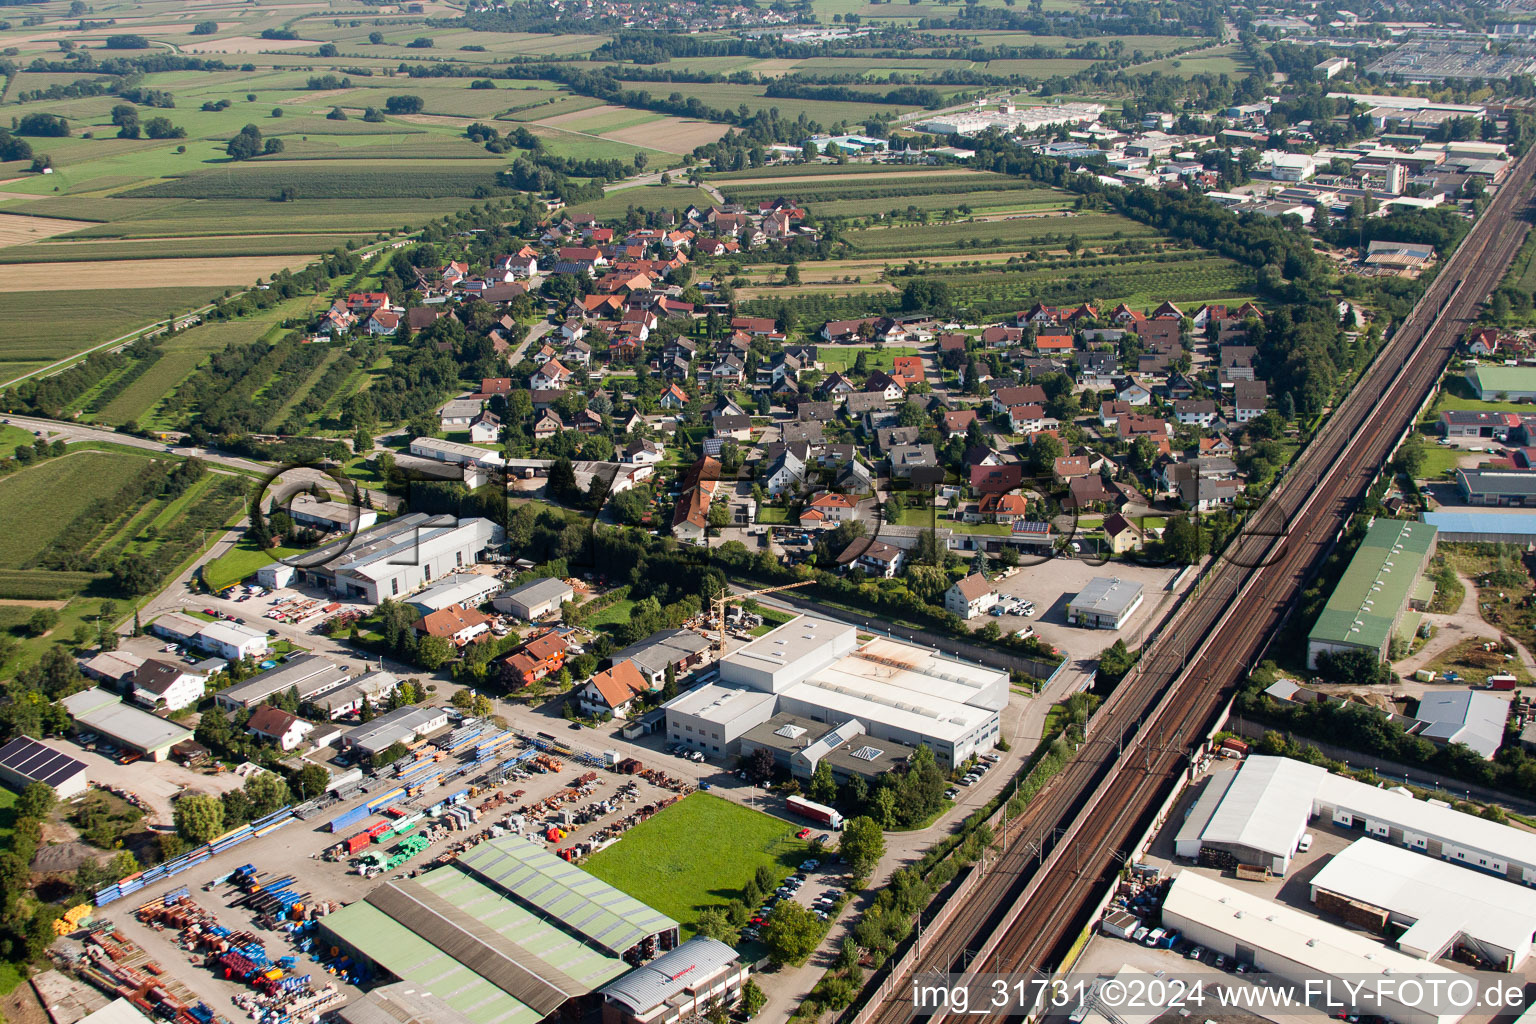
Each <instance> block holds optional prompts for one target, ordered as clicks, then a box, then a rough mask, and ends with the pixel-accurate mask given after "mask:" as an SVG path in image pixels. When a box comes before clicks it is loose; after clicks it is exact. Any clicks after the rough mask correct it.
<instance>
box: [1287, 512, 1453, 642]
mask: <svg viewBox="0 0 1536 1024" xmlns="http://www.w3.org/2000/svg"><path fill="white" fill-rule="evenodd" d="M1434 553H1435V528H1434V527H1433V526H1430V525H1428V524H1427V523H1413V522H1407V521H1404V520H1401V519H1378V520H1376V522H1374V523H1372V524H1371V527H1370V529H1369V530H1367V531H1366V533H1365V537H1364V539H1362V540H1361V541H1360V546H1359V547H1358V548H1356V549H1355V555H1354V557H1353V558H1351V559H1350V561H1349V568H1347V569H1345V570H1344V575H1343V576H1341V577H1339V582H1338V584H1337V585H1336V586H1335V587H1334V588H1333V593H1332V594H1330V595H1329V597H1328V603H1327V605H1325V606H1324V607H1323V610H1322V612H1321V613H1320V614H1319V615H1318V617H1317V622H1316V623H1315V624H1314V625H1313V626H1312V632H1311V633H1309V634H1308V635H1307V667H1308V668H1316V667H1317V656H1318V655H1319V654H1322V653H1323V652H1324V651H1331V652H1335V653H1338V652H1343V651H1351V650H1357V651H1370V652H1372V653H1373V654H1375V656H1376V657H1377V658H1378V659H1381V658H1385V657H1386V656H1387V646H1388V645H1389V644H1390V643H1391V642H1392V637H1393V635H1394V634H1396V633H1397V632H1398V631H1399V629H1403V630H1404V631H1405V632H1408V633H1411V632H1412V631H1413V629H1412V627H1414V626H1416V624H1417V618H1416V617H1415V618H1413V619H1412V620H1408V619H1407V618H1406V616H1407V613H1408V609H1409V605H1410V603H1412V604H1414V605H1417V606H1419V607H1428V606H1429V601H1430V599H1432V598H1433V596H1434V591H1433V589H1429V590H1428V592H1427V593H1426V592H1424V591H1420V590H1419V589H1418V588H1419V586H1420V582H1419V577H1420V574H1422V573H1423V572H1424V567H1425V566H1426V565H1428V564H1429V558H1430V556H1431V555H1433V554H1434ZM1432 586H1433V585H1432V584H1430V587H1431V588H1432ZM1405 627H1406V628H1405Z"/></svg>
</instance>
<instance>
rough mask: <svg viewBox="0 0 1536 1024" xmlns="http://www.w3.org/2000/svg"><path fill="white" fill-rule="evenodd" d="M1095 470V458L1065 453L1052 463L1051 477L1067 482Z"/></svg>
mask: <svg viewBox="0 0 1536 1024" xmlns="http://www.w3.org/2000/svg"><path fill="white" fill-rule="evenodd" d="M1092 471H1093V460H1092V459H1090V458H1088V456H1086V455H1063V456H1062V457H1061V458H1059V459H1057V460H1056V461H1055V462H1053V463H1052V464H1051V478H1052V479H1053V480H1055V481H1056V482H1057V483H1058V484H1065V483H1068V482H1069V481H1071V480H1073V479H1075V478H1077V477H1080V476H1087V475H1088V474H1089V473H1091V472H1092Z"/></svg>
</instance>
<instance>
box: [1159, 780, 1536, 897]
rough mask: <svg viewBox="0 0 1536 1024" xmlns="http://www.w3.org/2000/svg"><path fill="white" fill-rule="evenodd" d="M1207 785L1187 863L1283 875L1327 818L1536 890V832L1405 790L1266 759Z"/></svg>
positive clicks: (1183, 836)
mask: <svg viewBox="0 0 1536 1024" xmlns="http://www.w3.org/2000/svg"><path fill="white" fill-rule="evenodd" d="M1206 786H1207V788H1206V790H1205V791H1204V792H1203V793H1202V794H1201V796H1200V797H1199V798H1198V799H1197V800H1196V801H1195V805H1194V807H1193V808H1192V809H1191V810H1190V813H1189V816H1188V817H1187V818H1186V819H1185V821H1184V825H1183V827H1181V828H1180V830H1179V832H1178V835H1177V837H1176V838H1175V840H1174V847H1175V848H1174V852H1175V853H1176V854H1177V855H1178V856H1180V857H1185V858H1189V859H1196V858H1204V859H1206V860H1208V861H1211V862H1213V863H1215V862H1219V861H1221V860H1222V855H1223V853H1225V854H1230V855H1231V857H1234V858H1236V859H1237V861H1238V862H1239V863H1243V864H1252V865H1259V866H1268V867H1269V869H1270V870H1271V871H1273V872H1274V873H1276V874H1284V873H1285V871H1286V870H1287V869H1289V867H1290V858H1291V856H1292V854H1293V853H1294V852H1295V849H1296V844H1297V842H1299V841H1300V839H1301V835H1302V833H1303V832H1305V831H1306V826H1307V822H1308V821H1309V820H1310V819H1313V818H1320V819H1322V820H1324V821H1328V822H1331V823H1333V824H1334V825H1335V826H1337V827H1338V828H1341V829H1359V830H1360V831H1361V832H1362V833H1363V834H1365V835H1369V836H1374V837H1376V838H1377V839H1381V840H1384V841H1386V842H1388V843H1391V844H1394V845H1397V846H1401V847H1404V848H1406V849H1410V850H1415V851H1418V852H1419V853H1424V854H1428V855H1429V856H1430V857H1434V858H1437V859H1439V860H1442V861H1448V862H1450V863H1453V864H1457V865H1461V866H1464V867H1469V868H1475V869H1477V870H1479V871H1483V872H1486V873H1488V874H1491V875H1496V876H1498V877H1501V878H1505V879H1508V880H1509V881H1511V882H1515V883H1518V884H1521V885H1528V886H1532V887H1536V834H1532V833H1529V832H1523V831H1521V830H1519V829H1515V828H1511V827H1510V826H1508V825H1500V824H1499V823H1498V822H1494V821H1489V820H1488V819H1486V818H1480V817H1478V816H1477V815H1475V814H1465V813H1463V812H1461V811H1458V810H1456V809H1455V808H1453V807H1450V806H1449V805H1447V804H1445V803H1444V802H1443V801H1429V800H1417V799H1415V798H1414V796H1413V794H1412V793H1410V792H1409V791H1408V790H1406V789H1403V788H1402V787H1394V788H1390V789H1388V788H1379V787H1376V786H1370V785H1367V784H1365V783H1363V782H1357V781H1356V780H1354V779H1351V778H1346V777H1345V776H1342V775H1333V774H1331V773H1329V772H1328V771H1327V770H1326V769H1323V768H1320V767H1318V766H1317V765H1310V764H1306V763H1305V762H1302V761H1294V760H1291V759H1290V758H1284V757H1264V756H1259V755H1254V756H1251V757H1249V758H1248V759H1247V760H1246V761H1244V762H1243V766H1242V767H1241V768H1240V769H1238V771H1237V772H1235V773H1233V772H1216V773H1213V774H1212V775H1211V776H1210V778H1209V779H1208V781H1207V783H1206ZM1207 849H1209V850H1210V851H1212V852H1211V853H1206V850H1207Z"/></svg>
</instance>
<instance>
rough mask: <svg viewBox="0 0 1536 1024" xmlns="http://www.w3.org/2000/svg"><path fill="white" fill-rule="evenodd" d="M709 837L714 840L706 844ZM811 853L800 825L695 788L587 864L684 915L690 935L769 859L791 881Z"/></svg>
mask: <svg viewBox="0 0 1536 1024" xmlns="http://www.w3.org/2000/svg"><path fill="white" fill-rule="evenodd" d="M704 837H708V840H709V841H708V842H702V841H701V840H702V839H703V838H704ZM809 851H810V845H809V844H808V843H804V842H802V841H800V840H798V839H796V838H795V828H794V826H793V825H791V824H789V823H788V822H786V821H782V820H780V819H778V818H773V817H770V816H768V815H766V814H763V813H761V812H759V811H754V810H752V809H751V808H749V807H742V806H741V805H740V804H734V803H731V802H730V801H729V800H722V799H721V798H719V797H717V796H711V795H709V794H708V793H694V794H692V795H690V796H688V797H686V798H684V799H683V800H681V801H680V802H678V803H676V804H673V805H672V806H671V807H668V808H667V809H666V810H664V811H662V812H661V813H659V814H657V815H656V816H654V817H653V818H651V819H650V820H649V821H644V822H641V823H640V824H639V825H636V826H635V827H634V828H632V829H630V830H629V831H628V832H626V833H625V834H624V838H623V839H621V840H619V841H618V842H617V843H615V844H613V845H612V846H610V847H608V848H607V849H605V850H601V851H599V852H598V853H596V854H594V855H593V856H592V857H591V859H589V860H588V861H587V862H586V863H585V864H584V865H582V866H583V867H585V868H586V869H587V870H588V871H590V872H591V873H592V874H594V875H596V876H597V877H598V878H601V879H602V880H603V881H605V882H607V883H609V884H610V885H612V886H614V887H616V888H618V889H622V890H623V891H624V892H627V893H629V895H631V896H633V897H635V899H637V900H640V901H641V902H643V903H646V904H649V905H650V906H653V907H655V908H656V909H657V910H659V911H661V912H662V913H664V914H667V915H669V916H670V917H672V918H674V919H675V920H677V921H678V922H679V923H680V924H681V925H682V926H683V927H682V931H683V936H684V937H685V938H686V937H688V936H690V935H692V934H693V923H694V922H695V921H696V920H698V916H699V911H701V910H703V909H705V908H706V907H715V906H724V905H725V904H727V903H729V902H730V901H731V900H733V899H735V898H736V897H737V895H738V893H739V892H740V891H741V887H742V886H744V885H746V883H747V880H748V879H750V878H751V877H752V876H753V874H754V873H755V872H756V871H757V868H758V865H760V864H765V865H767V866H768V867H769V868H771V869H772V870H773V872H774V875H775V876H776V877H778V878H781V879H782V878H784V877H785V876H787V875H789V874H791V873H792V872H793V871H794V870H795V867H796V866H797V865H798V864H799V863H800V861H801V860H802V859H803V858H804V857H805V856H806V855H807V854H808V852H809Z"/></svg>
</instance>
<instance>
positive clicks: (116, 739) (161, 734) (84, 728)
mask: <svg viewBox="0 0 1536 1024" xmlns="http://www.w3.org/2000/svg"><path fill="white" fill-rule="evenodd" d="M59 703H60V704H62V705H64V710H66V711H68V712H69V715H70V717H71V718H73V719H74V720H75V729H76V730H77V731H78V732H94V733H98V734H99V735H101V736H102V737H103V738H105V739H107V740H110V741H111V742H113V743H115V744H117V746H119V747H121V748H122V749H123V750H129V751H133V752H134V753H137V754H140V755H142V756H144V757H147V758H149V759H150V760H151V761H164V760H165V759H166V758H168V757H170V756H171V748H172V747H174V746H175V745H176V744H178V743H181V742H182V741H183V740H189V739H191V738H192V730H191V729H188V728H186V727H185V726H181V725H177V724H176V723H175V722H171V721H167V720H166V719H164V718H161V717H160V716H159V715H152V714H150V713H149V712H148V711H140V710H139V709H138V708H135V707H130V706H129V705H127V704H124V703H123V699H122V698H121V697H119V696H118V695H117V694H115V693H108V692H107V691H106V690H102V689H90V690H81V691H80V692H79V693H72V694H70V695H69V696H68V697H65V698H64V699H63V700H61V701H60V702H59Z"/></svg>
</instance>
